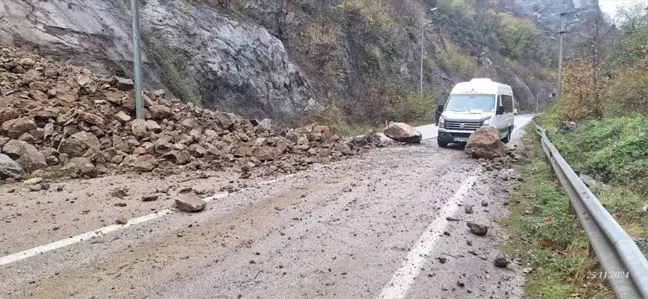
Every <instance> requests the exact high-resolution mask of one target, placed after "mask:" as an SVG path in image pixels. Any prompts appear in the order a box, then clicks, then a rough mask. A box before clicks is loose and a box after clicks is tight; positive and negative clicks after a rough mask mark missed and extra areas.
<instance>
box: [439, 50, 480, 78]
mask: <svg viewBox="0 0 648 299" xmlns="http://www.w3.org/2000/svg"><path fill="white" fill-rule="evenodd" d="M446 45H447V49H448V53H447V60H444V61H447V64H446V69H452V70H454V71H456V72H458V73H459V74H461V75H462V76H464V77H466V78H469V77H472V76H473V75H474V74H475V71H476V70H477V62H476V61H475V58H474V57H472V56H470V55H468V54H464V53H462V52H461V51H459V49H457V47H456V46H455V45H454V44H453V43H451V42H448V43H447V44H446Z"/></svg>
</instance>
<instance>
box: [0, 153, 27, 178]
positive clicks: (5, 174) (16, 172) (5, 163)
mask: <svg viewBox="0 0 648 299" xmlns="http://www.w3.org/2000/svg"><path fill="white" fill-rule="evenodd" d="M22 175H23V169H22V167H21V166H20V164H18V163H17V162H16V161H14V160H13V159H11V158H9V156H7V155H4V154H0V179H6V178H12V177H17V176H22Z"/></svg>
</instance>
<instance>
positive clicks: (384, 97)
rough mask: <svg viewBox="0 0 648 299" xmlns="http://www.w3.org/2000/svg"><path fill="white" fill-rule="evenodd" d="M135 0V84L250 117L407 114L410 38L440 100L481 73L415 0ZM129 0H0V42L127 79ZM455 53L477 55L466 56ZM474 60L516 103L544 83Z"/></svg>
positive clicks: (548, 1) (413, 79)
mask: <svg viewBox="0 0 648 299" xmlns="http://www.w3.org/2000/svg"><path fill="white" fill-rule="evenodd" d="M139 1H140V5H141V7H140V16H141V20H140V22H141V36H142V45H143V46H142V48H143V59H144V61H145V85H146V86H147V87H148V88H165V89H166V90H167V91H169V92H170V93H171V94H172V95H173V96H175V97H178V98H181V99H182V100H183V101H185V102H193V103H195V104H200V105H201V106H203V107H208V108H217V109H221V110H226V111H230V112H234V113H237V114H240V115H243V116H246V117H249V118H264V117H271V118H273V119H275V120H277V122H279V123H299V122H305V121H310V120H312V118H310V115H313V114H316V115H320V114H323V115H325V116H324V117H323V118H327V117H331V115H328V114H327V113H329V112H331V111H333V112H332V114H333V116H332V117H331V118H336V117H337V116H339V114H343V115H344V116H346V117H347V119H351V121H352V122H359V123H371V124H374V125H375V124H380V123H384V122H385V121H387V120H395V119H393V117H394V115H396V114H397V113H401V114H407V113H408V112H407V111H409V110H407V109H403V107H402V106H407V105H409V102H406V101H407V100H408V99H410V100H411V99H413V98H415V97H411V96H410V97H409V98H408V96H409V95H410V94H412V93H414V92H415V91H418V86H419V75H418V74H419V59H420V55H421V54H420V43H421V42H423V43H424V48H425V52H426V54H425V64H424V72H423V83H424V87H425V88H426V89H427V88H429V89H430V90H434V91H435V94H436V96H437V98H438V100H439V101H442V100H444V99H445V96H446V95H447V92H448V91H449V90H450V88H451V87H452V86H453V85H454V83H456V82H457V81H461V80H466V79H470V77H471V76H472V75H474V76H480V75H479V74H477V73H475V74H466V73H462V72H460V71H459V67H457V66H456V65H455V66H453V65H451V64H452V63H453V62H452V61H451V62H448V61H450V60H452V59H450V58H449V54H448V53H447V50H446V49H445V45H442V44H441V38H440V34H441V33H440V31H438V32H433V30H430V31H428V32H427V33H426V37H425V39H424V40H423V41H421V40H420V34H419V32H420V31H419V28H420V27H419V25H420V23H421V20H425V19H429V18H431V16H430V15H425V13H423V12H424V11H428V10H429V7H428V6H427V5H428V4H424V3H414V2H403V3H397V2H395V3H392V2H388V1H384V2H383V1H382V0H380V1H379V0H375V1H374V0H366V1H365V0H358V1H345V2H339V3H342V4H339V5H332V4H330V3H328V2H325V1H312V2H310V1H301V2H299V3H298V4H296V3H293V2H290V1H284V0H254V1H252V0H238V1H229V0H201V1H196V0H176V1H170V0H139ZM590 1H595V0H590ZM129 2H130V1H129V0H85V1H82V0H47V1H41V0H0V16H1V17H0V18H2V19H1V21H0V44H4V45H9V46H20V47H23V48H28V49H31V50H36V51H37V52H39V53H41V54H46V55H51V56H53V57H54V58H56V59H59V60H60V59H63V60H70V61H71V62H72V63H73V64H77V65H83V66H85V67H88V68H90V69H91V70H93V71H98V72H102V73H104V74H107V75H112V74H117V75H120V76H124V77H131V76H132V60H131V57H132V48H131V43H132V42H131V16H130V5H129ZM518 2H520V3H519V9H520V10H521V11H524V12H528V13H529V14H537V16H538V20H539V21H542V18H547V20H549V19H551V18H552V17H555V15H554V13H555V11H553V8H552V7H554V6H555V5H556V4H555V3H554V2H559V1H558V0H555V1H554V0H534V1H530V2H534V3H535V5H531V4H529V3H527V2H526V1H518ZM568 2H569V1H568ZM592 3H593V2H592ZM581 4H582V3H581ZM581 4H579V5H581ZM585 6H587V5H585ZM585 6H583V7H585ZM549 10H552V12H551V13H549V12H546V11H549ZM545 14H546V17H542V16H545ZM442 31H446V30H442ZM464 52H466V53H467V51H464ZM473 54H474V53H473ZM457 57H458V56H457V55H455V56H454V62H457V61H456V60H457ZM459 59H461V58H459ZM464 59H465V60H464V62H465V61H467V60H470V61H472V62H473V63H474V61H475V60H477V59H476V58H475V57H474V56H472V57H471V56H469V55H467V54H466V55H465V57H464ZM459 62H461V60H459ZM491 64H493V63H491ZM482 66H483V68H485V69H486V70H485V71H484V73H485V74H488V75H492V76H493V78H494V79H497V80H503V82H504V83H508V84H511V85H513V86H514V87H515V88H516V90H520V95H518V99H519V100H520V102H521V103H520V104H521V107H520V108H522V109H525V108H526V109H530V108H532V107H535V105H531V104H529V103H535V99H536V94H534V93H546V92H545V90H546V88H545V87H542V88H539V87H537V86H531V85H533V84H530V83H529V82H524V81H523V80H521V79H520V78H521V77H520V76H518V75H519V74H516V73H515V72H513V71H511V70H507V69H506V68H505V67H504V68H498V65H497V63H494V65H493V66H492V67H491V66H487V65H482ZM527 85H529V86H531V87H532V88H529V86H527ZM535 85H538V84H535ZM403 103H405V104H403ZM396 105H401V106H400V107H398V106H396ZM330 106H333V107H334V108H335V109H330V110H331V111H329V109H328V107H330ZM425 106H426V107H427V106H430V107H434V106H435V105H434V103H426V104H425ZM324 108H327V109H324ZM407 108H409V107H407ZM432 109H433V108H432ZM401 111H405V112H401ZM336 113H337V114H336ZM317 117H319V116H317ZM338 118H339V117H338ZM316 119H317V118H316Z"/></svg>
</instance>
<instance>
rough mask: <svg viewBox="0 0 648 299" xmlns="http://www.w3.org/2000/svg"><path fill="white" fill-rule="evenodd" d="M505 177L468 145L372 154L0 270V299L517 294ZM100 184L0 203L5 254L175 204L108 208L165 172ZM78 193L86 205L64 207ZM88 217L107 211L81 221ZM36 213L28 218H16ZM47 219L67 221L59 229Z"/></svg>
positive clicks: (213, 185)
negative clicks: (505, 251) (116, 195)
mask: <svg viewBox="0 0 648 299" xmlns="http://www.w3.org/2000/svg"><path fill="white" fill-rule="evenodd" d="M189 175H191V174H189ZM222 175H223V176H222V177H213V178H202V179H200V178H198V179H196V180H189V181H186V182H185V183H182V184H179V185H182V186H177V188H176V189H177V190H180V189H182V188H183V187H193V188H194V189H200V190H204V192H206V193H209V192H212V193H213V192H218V191H219V190H220V189H221V188H222V187H225V186H227V185H229V184H231V182H230V181H229V180H227V178H226V177H225V175H226V174H222ZM508 176H509V173H506V172H505V171H500V172H498V171H486V170H485V169H484V168H483V167H481V166H480V164H479V162H478V161H476V160H471V159H468V158H467V157H466V156H465V154H464V153H463V151H461V150H458V149H440V148H438V147H437V146H436V141H435V140H434V139H431V140H427V141H424V143H423V144H422V145H418V146H399V147H387V148H382V149H377V150H372V151H370V152H368V153H366V154H363V155H362V156H358V157H355V158H352V159H349V160H345V161H341V162H335V163H331V164H327V165H318V166H315V167H313V168H311V169H309V170H307V171H304V172H301V173H298V174H297V175H295V176H293V177H287V178H284V179H282V180H278V181H275V182H272V183H268V184H258V183H259V182H254V181H252V182H249V183H246V185H247V187H245V186H244V188H242V189H241V190H240V191H238V192H234V193H231V194H229V195H228V196H226V197H223V198H220V199H215V200H214V201H212V202H210V203H209V205H208V208H207V209H206V210H205V211H203V212H200V213H197V214H185V213H171V214H169V215H166V216H164V217H158V218H155V219H153V220H151V221H148V222H145V223H141V224H138V225H134V226H131V227H129V228H127V229H123V230H119V231H117V232H114V233H112V234H107V235H104V236H98V237H97V238H94V239H92V240H88V241H82V242H79V243H77V244H74V245H71V246H68V247H64V248H61V249H58V250H55V251H50V252H46V253H43V254H40V255H37V256H34V257H31V258H29V259H24V260H21V261H17V262H14V263H10V264H6V265H3V266H0V290H2V291H1V292H2V293H0V297H2V298H192V299H199V298H521V297H522V294H523V286H522V285H523V277H522V275H521V269H518V267H517V265H515V263H511V264H510V265H509V267H507V268H497V267H495V266H494V264H493V261H494V260H495V258H496V257H497V256H498V254H499V253H500V251H499V249H498V246H499V244H500V243H501V242H502V241H503V240H504V239H505V238H506V236H505V234H504V232H503V229H502V228H501V227H500V226H499V225H498V223H497V219H498V218H501V217H503V216H505V215H506V206H505V199H506V196H507V189H509V188H511V184H512V180H511V179H509V177H508ZM503 178H504V179H507V180H504V179H503ZM100 180H105V179H98V180H91V181H85V182H84V181H76V182H71V183H69V185H68V186H66V187H65V190H66V192H60V193H59V194H55V195H51V198H43V199H41V200H40V201H41V202H47V201H50V202H52V203H54V202H56V203H59V204H58V205H57V204H50V205H42V204H40V205H39V204H36V203H35V202H34V200H36V199H32V200H30V201H28V202H30V204H24V205H22V204H20V203H19V202H18V201H17V199H13V200H14V201H13V202H12V203H11V206H8V205H7V204H5V203H2V205H3V207H2V209H1V210H0V218H2V219H3V229H2V231H3V232H2V233H3V236H2V239H1V240H0V242H1V244H2V251H4V252H3V253H2V254H3V255H6V254H12V253H15V252H18V251H20V250H25V249H27V248H29V247H31V246H37V245H42V244H46V243H48V242H52V241H55V240H57V239H60V238H65V237H66V236H71V235H74V234H78V233H81V232H84V230H86V231H87V229H90V230H91V229H96V228H98V227H100V226H102V225H107V224H112V223H105V222H112V221H114V219H116V218H117V217H118V216H120V215H124V216H126V217H133V216H141V215H142V214H143V213H150V212H152V211H153V210H161V209H167V208H169V207H170V204H171V199H172V197H173V196H175V193H169V195H168V196H164V197H163V198H160V200H157V201H154V202H146V203H141V202H133V203H132V204H131V203H128V204H127V206H126V207H115V206H114V203H113V202H108V203H106V202H104V201H111V200H114V199H111V198H112V197H110V192H112V190H114V189H118V188H120V186H130V187H129V188H130V189H129V190H135V191H132V192H133V194H130V193H129V195H128V198H131V200H138V198H140V197H141V196H142V195H145V194H146V193H147V192H149V191H150V190H152V189H154V188H163V187H164V186H168V185H169V183H168V182H169V178H167V179H165V180H161V179H160V178H159V177H157V178H156V177H147V178H146V180H145V182H144V180H142V179H139V180H138V178H130V179H129V178H126V177H122V178H120V179H114V180H113V181H111V183H112V184H113V185H111V186H110V187H103V188H97V190H96V191H89V190H91V189H92V188H94V186H96V184H95V182H102V181H100ZM144 183H145V184H146V186H150V190H147V189H146V188H142V187H141V186H142V184H144ZM75 184H76V185H75ZM83 184H87V185H85V186H82V185H83ZM133 185H139V186H140V188H139V189H138V188H137V187H135V186H133ZM185 185H188V186H185ZM5 187H6V186H5ZM5 187H2V188H3V189H2V191H3V192H4V191H5ZM68 190H69V191H70V192H67V191H68ZM84 192H92V193H94V194H98V195H97V196H91V197H87V198H84V197H83V196H82V194H83V193H84ZM3 194H4V193H3ZM57 196H58V197H57ZM3 197H4V196H3ZM72 197H76V198H77V199H75V200H77V205H85V206H87V208H80V207H79V208H76V207H75V208H63V211H62V210H61V209H62V208H61V205H63V207H65V204H68V205H70V206H72V204H69V203H68V202H69V200H71V198H72ZM66 200H67V201H66ZM466 205H472V213H470V214H469V213H466V210H467V209H466V207H465V206H466ZM101 207H103V208H101ZM87 209H90V210H92V211H94V210H102V212H101V213H100V214H97V215H94V216H93V217H88V218H89V219H90V220H83V221H74V219H76V218H82V216H75V215H76V214H83V212H84V210H87ZM53 211H57V212H53ZM63 212H64V213H63ZM28 213H31V214H29V215H32V216H31V218H32V219H31V220H32V221H31V222H30V221H28V220H20V219H19V218H20V217H16V215H17V214H26V215H27V214H28ZM52 213H54V214H57V213H59V214H61V215H58V214H57V215H56V217H61V218H60V219H61V220H58V221H56V223H55V224H52V219H55V218H56V217H54V218H52V216H51V214H52ZM93 213H94V212H93ZM63 214H64V216H63ZM48 215H49V218H48ZM10 219H11V221H10V222H6V223H5V220H10ZM92 219H94V220H92ZM101 220H104V222H103V223H104V224H102V222H101ZM468 221H472V222H476V223H480V224H484V225H487V226H489V227H490V228H489V230H488V234H487V235H486V236H477V235H475V234H472V233H471V232H470V230H469V229H468V227H467V225H466V222H468ZM78 223H81V224H78ZM53 226H56V227H59V228H58V229H56V230H55V231H53V230H52V228H53ZM8 228H10V229H8ZM23 235H24V236H27V237H25V238H22V239H21V237H20V236H23ZM14 242H15V243H14Z"/></svg>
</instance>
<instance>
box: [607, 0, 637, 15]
mask: <svg viewBox="0 0 648 299" xmlns="http://www.w3.org/2000/svg"><path fill="white" fill-rule="evenodd" d="M630 2H631V0H599V6H600V7H601V10H602V11H603V12H605V13H607V14H609V15H610V17H612V19H616V10H617V7H619V6H621V5H623V4H628V3H630Z"/></svg>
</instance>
